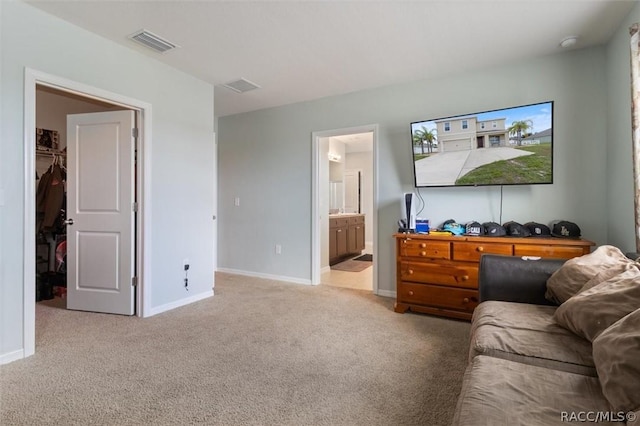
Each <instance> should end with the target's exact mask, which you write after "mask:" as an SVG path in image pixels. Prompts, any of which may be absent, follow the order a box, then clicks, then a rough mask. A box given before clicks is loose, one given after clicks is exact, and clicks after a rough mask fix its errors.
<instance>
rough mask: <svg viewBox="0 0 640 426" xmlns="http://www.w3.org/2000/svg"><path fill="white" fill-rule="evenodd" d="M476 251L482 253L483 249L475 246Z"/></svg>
mask: <svg viewBox="0 0 640 426" xmlns="http://www.w3.org/2000/svg"><path fill="white" fill-rule="evenodd" d="M476 251H478V252H480V253H482V252H483V251H484V247H482V246H480V247H478V248H476Z"/></svg>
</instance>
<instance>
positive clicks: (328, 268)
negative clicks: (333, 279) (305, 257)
mask: <svg viewBox="0 0 640 426" xmlns="http://www.w3.org/2000/svg"><path fill="white" fill-rule="evenodd" d="M326 272H331V266H325V267H324V268H322V269H320V273H321V274H324V273H326Z"/></svg>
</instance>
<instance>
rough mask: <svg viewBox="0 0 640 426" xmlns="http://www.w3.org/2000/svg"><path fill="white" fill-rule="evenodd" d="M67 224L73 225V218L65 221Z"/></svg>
mask: <svg viewBox="0 0 640 426" xmlns="http://www.w3.org/2000/svg"><path fill="white" fill-rule="evenodd" d="M64 223H65V225H73V219H71V218H69V219H67V220H65V221H64Z"/></svg>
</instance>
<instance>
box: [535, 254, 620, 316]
mask: <svg viewBox="0 0 640 426" xmlns="http://www.w3.org/2000/svg"><path fill="white" fill-rule="evenodd" d="M630 262H632V260H631V259H629V258H628V257H627V256H625V255H624V253H622V252H621V251H620V249H618V248H617V247H614V246H608V245H604V246H600V247H598V248H597V249H596V250H594V251H593V253H590V254H585V255H584V256H580V257H574V258H573V259H569V260H567V261H566V262H565V263H564V265H562V266H561V267H560V268H559V269H558V270H557V271H555V272H554V273H553V275H551V276H550V277H549V279H548V280H547V291H546V293H545V297H546V298H547V300H550V301H552V302H555V303H557V304H558V305H559V304H561V303H564V302H566V301H567V300H568V299H569V298H570V297H571V296H573V295H575V294H577V293H578V292H579V291H580V289H581V288H582V287H583V286H584V285H585V284H586V283H587V281H589V280H590V279H591V278H593V277H595V276H596V275H597V274H598V273H600V272H602V271H603V270H604V269H607V268H609V267H612V266H615V265H620V264H626V263H630Z"/></svg>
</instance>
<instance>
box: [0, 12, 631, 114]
mask: <svg viewBox="0 0 640 426" xmlns="http://www.w3.org/2000/svg"><path fill="white" fill-rule="evenodd" d="M0 1H2V0H0ZM28 3H30V4H32V5H34V6H36V7H38V8H40V9H43V10H45V11H47V12H49V13H51V14H53V15H56V16H59V17H60V18H62V19H64V20H67V21H69V22H71V23H74V24H76V25H78V26H80V27H83V28H86V29H88V30H90V31H92V32H95V33H97V34H100V35H102V36H104V37H106V38H109V39H111V40H113V41H115V42H117V43H120V44H122V45H124V46H127V47H130V48H131V49H135V50H137V51H139V52H141V53H143V54H146V55H149V56H151V57H153V58H156V59H157V60H159V61H162V62H164V63H167V64H169V65H171V66H173V67H175V68H178V69H180V70H183V71H184V72H187V73H189V74H192V75H194V76H196V77H198V78H200V79H202V80H205V81H208V82H210V83H211V84H214V85H216V86H218V85H220V84H223V83H227V82H230V81H233V80H236V79H239V78H246V79H248V80H250V81H252V82H254V83H256V84H258V85H260V86H261V87H262V88H261V89H258V90H254V91H251V92H246V93H244V94H238V93H235V92H233V91H231V90H229V89H226V88H223V87H216V90H215V112H216V115H218V116H224V115H229V114H235V113H239V112H246V111H252V110H257V109H261V108H268V107H273V106H279V105H286V104H291V103H295V102H300V101H307V100H312V99H317V98H321V97H326V96H332V95H338V94H343V93H348V92H354V91H358V90H363V89H369V88H374V87H380V86H386V85H391V84H398V83H403V82H409V81H415V80H421V79H426V78H437V77H441V76H445V75H450V74H457V73H467V72H470V71H473V70H475V69H481V68H487V67H491V66H500V65H504V64H506V63H509V62H515V61H518V60H521V59H523V58H530V57H537V56H542V55H549V54H554V53H559V52H561V51H562V48H560V47H559V43H560V40H562V39H563V38H565V37H566V36H569V35H577V36H579V39H578V43H577V44H576V45H575V46H574V47H573V48H574V49H577V48H582V47H586V46H593V45H599V44H603V43H605V42H607V41H608V39H609V38H610V36H611V35H612V34H613V32H614V30H615V29H617V28H618V26H619V25H620V23H621V22H622V20H623V19H624V17H625V16H626V15H627V14H628V13H629V11H630V10H631V8H632V7H633V6H634V5H635V4H636V3H637V2H636V1H611V0H594V1H582V0H553V1H545V0H529V1H523V0H503V1H489V0H448V1H427V0H423V1H401V0H387V1H368V0H351V1H348V0H346V1H308V0H299V1H291V0H290V1H278V2H276V1H270V0H261V1H215V0H209V1H184V0H182V1H178V0H174V1H162V2H160V1H150V0H146V1H144V0H142V1H121V0H109V1H87V0H84V1H55V0H41V1H28ZM142 28H145V29H147V30H149V31H151V32H153V33H155V34H158V35H160V36H162V37H163V38H165V39H167V40H169V41H171V42H173V43H176V44H178V45H179V46H181V47H180V48H179V49H176V50H174V51H171V52H169V53H166V54H164V55H162V54H158V53H155V52H153V51H151V50H148V49H146V48H145V47H142V46H139V45H137V44H135V43H134V42H132V41H130V40H129V39H128V38H127V36H128V35H130V34H132V33H133V32H135V31H137V30H139V29H142Z"/></svg>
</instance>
